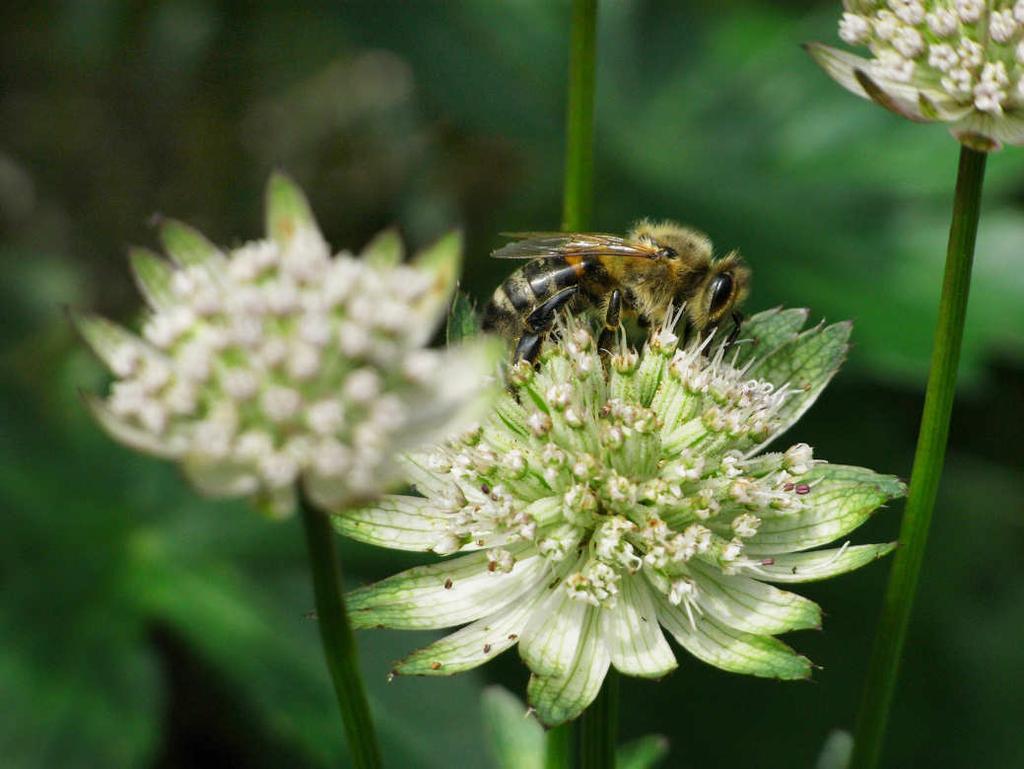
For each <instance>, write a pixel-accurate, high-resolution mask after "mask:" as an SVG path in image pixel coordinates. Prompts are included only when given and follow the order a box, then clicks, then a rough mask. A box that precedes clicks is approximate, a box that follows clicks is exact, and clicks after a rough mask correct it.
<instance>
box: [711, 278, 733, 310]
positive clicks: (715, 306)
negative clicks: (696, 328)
mask: <svg viewBox="0 0 1024 769" xmlns="http://www.w3.org/2000/svg"><path fill="white" fill-rule="evenodd" d="M732 287H733V281H732V275H730V274H729V273H728V272H724V273H722V274H721V275H717V276H716V277H715V279H714V280H712V281H711V304H710V306H709V307H708V309H709V310H710V311H711V314H712V315H717V314H718V313H720V312H721V311H722V310H723V309H725V307H726V305H728V304H729V300H730V299H731V298H732Z"/></svg>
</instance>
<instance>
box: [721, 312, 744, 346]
mask: <svg viewBox="0 0 1024 769" xmlns="http://www.w3.org/2000/svg"><path fill="white" fill-rule="evenodd" d="M743 320H744V318H743V313H742V312H733V314H732V323H733V326H732V331H730V332H729V336H728V337H726V339H725V349H726V350H728V349H729V348H730V347H732V346H733V345H734V344H736V340H737V339H738V338H739V335H740V330H741V329H742V328H743Z"/></svg>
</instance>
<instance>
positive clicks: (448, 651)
mask: <svg viewBox="0 0 1024 769" xmlns="http://www.w3.org/2000/svg"><path fill="white" fill-rule="evenodd" d="M535 605H536V599H535V597H534V596H530V595H527V596H523V598H522V599H520V600H519V601H517V602H515V603H514V604H512V605H511V606H506V607H504V608H503V609H501V610H500V611H496V612H495V613H494V614H489V615H488V616H486V617H484V618H482V619H478V620H477V621H476V622H474V623H472V624H471V625H467V626H466V627H464V628H462V629H461V630H458V631H456V632H454V633H452V634H451V635H447V636H445V637H444V638H442V639H441V640H439V641H435V642H434V643H432V644H430V646H427V647H424V648H423V649H420V650H418V651H415V652H413V653H412V654H410V655H409V656H408V657H406V658H405V659H404V660H402V661H401V662H399V663H398V664H397V665H396V666H395V672H396V673H399V674H401V675H418V676H450V675H452V674H454V673H461V672H463V671H464V670H469V669H471V668H475V667H477V666H478V665H482V664H483V663H485V662H488V661H490V660H492V659H494V658H495V657H497V656H498V655H499V654H501V653H502V652H503V651H505V650H506V649H509V648H511V647H512V646H514V645H515V643H516V642H517V641H518V640H519V636H520V635H521V634H522V632H523V626H524V625H525V624H526V621H527V618H528V617H529V616H530V613H531V612H532V611H533V610H534V608H535Z"/></svg>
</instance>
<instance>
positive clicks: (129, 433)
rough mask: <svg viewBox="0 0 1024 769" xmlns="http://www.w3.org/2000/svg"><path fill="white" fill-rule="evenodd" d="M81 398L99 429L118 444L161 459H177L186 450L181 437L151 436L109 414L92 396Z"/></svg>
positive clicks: (103, 404)
mask: <svg viewBox="0 0 1024 769" xmlns="http://www.w3.org/2000/svg"><path fill="white" fill-rule="evenodd" d="M83 398H84V399H85V405H86V406H87V407H88V408H89V411H91V412H92V415H93V416H94V417H95V418H96V421H97V422H99V423H100V427H102V428H103V429H104V430H106V432H107V434H108V435H109V436H110V437H111V438H113V439H114V440H115V441H117V442H118V443H123V444H124V445H125V446H128V447H129V448H133V449H135V450H136V451H141V452H143V453H144V454H152V455H153V456H155V457H160V458H162V459H178V458H179V457H181V456H182V455H183V454H184V453H185V451H186V450H187V449H188V445H189V442H188V440H186V439H184V438H182V437H181V436H167V437H160V436H156V435H153V434H152V433H150V432H148V431H146V430H144V429H142V428H141V427H137V426H135V425H133V424H131V423H129V422H126V421H125V420H123V419H121V418H120V417H118V416H116V415H115V414H113V413H111V411H110V409H108V408H107V406H106V404H105V403H104V402H103V401H102V400H100V399H99V398H97V397H95V396H94V395H84V396H83Z"/></svg>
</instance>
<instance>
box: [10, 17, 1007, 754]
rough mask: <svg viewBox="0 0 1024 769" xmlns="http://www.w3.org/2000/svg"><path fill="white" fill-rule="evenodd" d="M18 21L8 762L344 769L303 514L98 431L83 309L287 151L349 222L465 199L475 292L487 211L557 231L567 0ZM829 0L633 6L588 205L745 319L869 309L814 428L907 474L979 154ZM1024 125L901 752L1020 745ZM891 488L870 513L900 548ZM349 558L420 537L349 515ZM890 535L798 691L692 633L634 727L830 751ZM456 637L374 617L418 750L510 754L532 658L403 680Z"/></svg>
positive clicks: (257, 204)
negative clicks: (958, 202)
mask: <svg viewBox="0 0 1024 769" xmlns="http://www.w3.org/2000/svg"><path fill="white" fill-rule="evenodd" d="M18 5H20V6H21V7H20V9H19V8H14V7H8V9H7V11H6V12H5V21H4V24H3V25H2V26H0V62H2V66H0V126H2V133H0V227H2V235H0V308H2V309H0V317H2V318H3V323H2V327H0V355H2V361H0V391H2V399H0V400H2V412H0V413H2V421H0V504H2V509H3V518H2V519H0V520H2V530H0V713H2V714H3V717H2V718H0V763H2V765H3V766H4V767H7V768H8V769H18V768H20V767H26V768H28V767H47V768H48V767H62V768H63V769H73V768H75V767H160V768H161V769H172V768H174V769H178V768H182V769H184V768H185V767H189V768H192V767H224V766H232V767H281V766H288V767H300V766H308V767H328V766H337V765H339V764H343V763H344V761H345V756H344V748H343V746H342V742H341V735H340V730H339V728H338V724H337V719H336V709H335V705H334V703H333V701H332V697H331V693H330V690H329V687H328V683H327V678H326V676H325V674H324V668H323V662H322V657H321V654H320V650H319V648H318V646H317V642H316V637H315V627H314V625H313V622H312V621H310V620H309V619H308V618H307V617H306V616H305V615H306V614H307V612H308V610H309V609H310V608H311V607H312V597H311V595H310V591H309V586H308V580H307V573H306V566H305V562H304V557H303V550H302V546H301V535H300V532H299V528H298V525H297V523H296V522H295V521H291V522H287V523H284V524H278V523H272V522H268V521H265V520H263V519H261V518H259V517H258V516H256V515H254V514H252V513H251V512H250V511H249V510H248V509H246V508H245V506H244V505H240V504H220V503H210V502H207V501H203V500H200V499H198V498H197V497H196V496H195V495H194V494H193V493H192V492H190V491H189V490H187V489H186V488H184V487H183V484H182V483H181V482H180V481H179V479H178V477H177V476H176V474H175V472H174V470H173V469H172V468H170V467H168V466H166V465H164V464H161V463H159V462H156V461H152V460H148V459H143V458H140V457H137V456H135V455H133V454H131V453H130V452H128V451H127V450H124V449H122V448H120V447H118V446H116V445H114V444H113V443H112V442H110V441H109V440H108V439H106V438H105V437H104V436H103V435H102V434H101V433H100V432H99V430H98V429H97V428H96V427H94V426H93V425H92V424H90V422H89V420H88V419H87V418H86V416H85V415H84V413H83V410H82V408H81V407H80V403H79V400H78V396H77V391H78V389H79V388H85V389H99V388H101V387H102V386H103V382H104V377H103V373H102V371H101V370H100V367H99V366H98V364H97V363H96V362H95V361H94V360H93V359H92V358H91V357H90V355H89V354H87V353H86V352H85V351H84V350H83V349H82V346H81V345H80V344H79V343H78V342H77V341H76V339H75V338H74V336H73V334H72V333H71V331H70V329H69V327H68V324H67V323H66V321H65V319H64V316H63V312H62V305H73V306H78V307H86V308H92V309H96V310H99V311H102V312H104V313H106V314H108V315H110V316H112V317H115V318H118V319H121V320H124V321H126V322H130V321H131V320H132V318H133V313H134V312H135V311H136V309H137V307H138V301H137V298H136V294H135V291H134V289H133V287H132V285H131V279H130V276H129V272H128V269H127V262H126V259H125V257H124V254H125V247H126V246H127V245H128V244H144V245H153V244H154V242H155V236H154V232H153V230H152V226H151V219H152V216H153V214H154V213H157V212H160V213H166V214H171V215H174V216H177V217H180V218H182V219H185V220H187V221H189V222H191V223H193V224H195V225H197V226H199V227H200V228H201V229H203V230H204V231H205V232H206V233H207V234H208V235H209V236H211V237H212V238H213V239H214V240H216V241H218V242H220V243H223V244H226V245H231V244H233V243H236V242H238V241H239V240H241V239H245V238H250V237H253V236H255V235H257V234H258V233H259V232H260V228H261V221H262V210H261V209H262V204H261V195H262V189H263V184H264V181H265V179H266V177H267V175H268V173H269V171H270V170H271V169H274V168H283V169H286V170H287V171H289V172H290V173H291V174H292V175H294V176H295V177H296V178H297V180H298V181H299V182H300V183H301V184H302V185H303V186H304V187H305V189H306V190H307V192H308V194H309V196H310V198H311V200H312V201H313V204H314V207H315V209H316V210H317V212H318V216H319V219H320V221H321V224H322V226H323V229H324V230H325V232H326V233H327V235H328V237H329V239H330V241H331V242H332V243H333V244H334V245H335V246H336V247H358V246H360V245H362V244H363V243H364V242H365V241H366V240H367V239H368V238H369V237H370V235H371V234H372V233H374V232H375V231H376V230H378V229H380V228H381V227H383V226H385V225H388V224H390V223H397V224H398V225H400V227H401V228H402V230H403V232H404V233H405V234H406V235H407V237H408V238H409V240H410V241H411V242H413V243H414V244H420V245H422V244H424V243H425V242H427V241H428V240H429V239H430V238H432V237H433V236H436V235H437V234H439V233H441V232H442V231H444V230H445V229H447V228H449V227H451V226H453V225H458V226H461V227H463V228H464V229H465V232H466V234H467V238H468V254H467V265H466V272H465V287H466V288H467V289H468V290H469V291H470V292H471V293H472V294H474V295H475V296H476V297H478V298H479V299H481V300H482V299H485V298H486V296H487V294H489V292H490V290H491V288H493V285H494V284H496V283H497V282H498V281H499V280H500V278H501V277H502V275H503V270H504V269H505V268H506V267H507V265H505V264H499V263H496V262H493V261H491V260H489V258H488V256H487V254H488V251H489V250H490V249H491V248H493V247H495V246H496V245H497V244H498V243H499V242H500V239H499V237H498V235H497V233H498V232H500V231H503V230H518V229H547V228H552V229H553V228H556V227H557V225H558V222H559V216H560V196H561V173H562V157H563V151H564V141H563V105H564V90H565V79H566V60H567V53H566V42H567V32H568V6H567V4H566V3H565V2H547V1H542V0H534V1H532V2H527V1H525V0H522V1H519V2H511V1H510V2H497V0H492V1H488V0H479V1H477V2H468V1H466V2H443V3H442V2H415V3H404V2H403V3H400V2H393V3H387V2H343V1H342V0H336V1H335V2H330V3H328V2H307V3H291V2H282V1H281V0H265V1H264V2H259V3H256V2H244V1H243V0H223V1H222V2H216V1H215V0H188V1H185V2H141V1H139V0H136V1H135V2H129V1H128V0H102V1H96V0H88V1H87V0H65V2H35V3H22V4H18ZM839 5H840V4H839V3H838V2H822V1H821V0H817V1H812V0H802V1H800V0H789V1H788V2H778V1H770V0H762V1H761V2H720V0H689V1H688V2H672V1H670V0H665V1H664V2H654V1H653V0H648V1H643V0H616V1H615V2H612V1H611V0H605V1H604V2H602V4H601V12H602V17H601V21H600V35H599V57H600V62H599V67H598V95H597V98H598V108H597V113H598V117H597V141H596V146H597V160H596V162H597V172H596V173H597V193H596V211H595V220H594V225H595V228H596V229H600V230H607V231H621V230H623V229H625V228H626V227H627V226H628V224H629V223H630V222H631V221H632V220H633V219H635V218H638V217H641V216H654V217H673V218H678V219H681V220H683V221H685V222H689V223H693V224H695V225H697V226H699V227H701V228H702V229H705V230H706V231H708V232H709V233H710V234H711V236H712V237H713V238H714V240H715V241H716V243H717V244H718V246H719V248H720V249H723V250H724V249H729V248H733V247H737V248H740V249H741V250H742V251H743V253H744V254H745V255H746V257H747V259H748V260H749V261H750V263H751V264H752V266H753V268H754V273H755V284H754V293H753V295H752V297H751V300H750V302H749V304H748V309H750V310H758V309H763V308H767V307H771V306H773V305H777V304H785V305H787V306H809V307H811V308H812V310H813V314H814V316H815V317H823V318H826V319H828V320H839V319H842V318H852V319H853V320H854V321H855V323H856V326H855V331H854V341H855V347H854V349H853V350H852V353H851V356H850V362H849V364H848V365H847V366H846V368H845V369H844V370H843V371H842V372H841V373H840V375H839V377H838V379H837V381H836V382H835V384H834V385H833V386H832V387H831V388H830V389H829V391H827V392H826V394H825V395H824V396H823V397H822V399H821V400H820V401H819V403H818V405H817V406H816V407H815V408H814V409H813V410H812V411H811V412H810V414H809V415H808V417H807V418H805V420H804V422H803V423H802V425H800V426H799V427H798V428H797V429H796V430H795V432H794V437H795V438H796V437H798V438H799V439H801V440H806V441H808V442H810V443H811V444H812V445H814V446H815V447H816V452H817V454H818V455H819V456H821V457H825V458H829V459H831V460H833V461H836V462H847V463H854V464H863V465H867V466H870V467H873V468H875V469H878V470H882V471H887V472H894V473H897V474H901V475H904V476H905V475H906V474H907V473H908V472H909V468H910V463H911V455H912V450H913V440H914V436H915V430H916V424H917V418H918V413H919V410H920V406H921V392H922V388H923V380H924V374H925V370H926V365H927V357H928V353H929V347H930V336H931V328H932V325H933V322H934V318H935V313H936V302H937V297H938V290H939V283H940V278H941V267H942V259H943V253H944V242H945V232H946V224H947V221H948V210H949V206H950V200H951V187H952V182H953V179H954V174H955V166H956V157H957V146H956V144H955V143H954V142H953V141H952V140H951V139H950V138H949V137H948V135H947V134H946V133H945V131H944V130H943V129H942V128H941V127H924V126H917V125H912V124H910V123H906V122H902V121H900V120H898V119H897V118H895V117H893V116H891V115H889V114H887V113H885V112H884V111H882V110H880V109H877V108H875V107H873V106H871V105H868V104H867V103H865V102H861V101H859V100H857V99H855V98H853V97H852V96H849V95H848V94H846V93H845V92H843V91H842V90H841V89H840V88H838V87H837V86H835V85H833V84H832V83H831V82H830V81H829V80H828V79H827V78H826V77H825V76H824V75H823V74H821V73H820V72H819V71H817V70H816V68H815V67H814V65H813V64H812V63H811V62H810V60H809V59H808V58H807V57H806V56H805V55H804V54H803V52H802V51H801V50H800V48H799V43H801V42H803V41H806V40H810V39H823V40H827V41H833V40H834V39H835V32H834V29H835V27H834V25H835V21H836V19H837V18H838V15H839V13H840V8H839ZM1022 268H1024V153H1022V152H1021V151H1019V150H1012V149H1011V150H1006V151H1004V152H1002V153H1000V154H998V155H996V156H994V157H993V158H992V159H991V161H990V164H989V177H988V185H987V188H986V195H985V204H984V212H983V216H982V223H981V233H980V236H979V243H978V257H977V267H976V279H975V283H974V288H973V294H972V301H971V307H970V312H969V316H968V327H967V333H966V336H967V339H966V345H965V350H964V360H963V387H962V391H961V397H960V399H959V401H958V404H957V409H956V412H955V414H954V425H953V431H952V445H951V447H950V453H949V461H948V467H947V472H946V476H945V481H944V484H943V487H942V497H941V503H940V507H939V509H938V511H937V515H936V523H935V527H934V530H933V535H932V539H931V543H930V550H929V557H928V560H927V564H926V567H925V573H924V578H923V589H922V593H921V595H920V599H919V602H918V605H917V611H916V614H915V618H914V621H913V625H912V627H911V632H910V641H909V646H908V656H907V659H906V662H905V665H904V678H903V682H902V684H901V687H900V690H899V693H898V698H897V702H896V706H895V710H894V719H893V723H892V731H891V738H890V741H889V747H888V752H887V758H886V765H887V766H892V767H897V766H899V767H907V766H929V767H965V766H972V767H990V766H991V767H995V766H1000V767H1010V766H1024V740H1021V736H1020V724H1021V721H1022V717H1024V686H1021V675H1022V673H1024V655H1022V652H1021V649H1022V643H1021V638H1022V635H1024V558H1022V553H1024V509H1022V508H1024V503H1022V500H1024V473H1022V467H1024V448H1022V446H1024V442H1022V440H1021V437H1020V433H1021V429H1020V426H1021V424H1022V423H1024V269H1022ZM901 509H902V505H901V504H899V505H894V506H893V508H891V509H889V510H886V511H882V512H881V513H880V514H878V515H877V516H876V518H875V519H874V520H873V521H872V522H871V523H870V524H869V525H868V526H867V527H865V528H864V529H863V530H862V531H860V532H858V535H857V539H858V540H859V541H865V542H866V541H879V540H881V539H884V538H893V537H894V536H895V533H896V531H897V527H898V519H899V514H900V510H901ZM343 555H344V557H345V559H346V562H347V567H348V570H349V574H350V576H349V580H350V583H353V584H354V583H356V582H357V581H362V580H366V579H371V578H376V577H380V576H383V575H385V574H387V573H391V572H393V571H395V570H396V569H398V568H399V567H402V566H405V565H408V564H410V563H412V560H411V559H409V558H407V557H404V556H397V555H394V554H391V553H388V552H385V551H379V550H375V549H373V548H370V547H362V546H356V545H352V544H351V543H345V544H344V545H343ZM887 569H888V564H886V563H882V564H878V565H876V566H873V567H869V568H868V569H866V570H864V571H863V572H860V573H856V574H853V575H850V576H848V577H845V578H843V579H840V580H836V581H833V582H831V583H829V584H827V585H823V586H811V587H809V588H808V590H807V591H806V592H807V593H808V594H810V595H811V596H812V597H813V598H815V599H817V600H819V601H821V602H822V603H823V605H824V607H825V609H826V611H827V613H828V616H827V619H826V623H825V630H824V632H821V633H813V632H812V633H805V634H802V635H794V636H791V637H789V638H788V640H789V641H790V642H791V643H793V644H795V645H796V646H797V647H798V648H799V649H800V650H801V651H803V652H805V653H807V654H808V655H809V656H811V658H812V659H814V660H815V661H816V662H817V663H819V664H820V665H821V666H822V669H821V670H820V671H818V673H817V675H816V676H815V682H814V683H809V684H792V683H790V684H783V683H775V682H766V681H761V680H753V679H744V678H741V677H737V676H730V675H728V674H725V673H721V672H718V671H715V670H712V669H709V668H707V667H705V666H703V665H701V664H700V663H698V662H696V661H694V660H692V659H689V658H686V657H685V656H682V657H681V660H682V664H681V667H680V670H679V671H677V672H676V673H675V674H673V675H672V676H671V677H670V678H669V679H667V680H666V681H664V682H661V683H650V682H641V681H635V680H625V681H624V683H623V687H622V689H623V693H622V697H623V703H624V704H623V708H622V729H623V736H624V738H630V737H636V736H639V735H641V734H647V733H651V732H657V733H661V734H664V735H667V736H668V737H669V738H670V740H671V743H672V753H671V755H670V757H669V759H668V760H667V761H666V765H667V766H672V767H692V768H694V769H696V768H697V767H715V766H738V767H755V768H761V767H765V768H766V769H773V768H778V769H791V768H793V767H811V766H813V764H814V760H815V756H816V754H817V752H818V750H819V748H820V746H821V744H822V742H823V741H824V739H825V736H826V735H827V733H828V732H829V731H830V730H831V729H832V728H835V727H849V726H851V725H852V720H853V716H854V713H855V710H856V705H857V700H858V698H859V694H860V684H861V679H862V676H863V674H864V671H865V668H866V662H867V655H868V651H869V645H870V641H871V635H872V631H873V628H874V624H875V619H876V617H877V612H878V609H879V606H880V601H881V592H882V588H883V585H884V579H885V575H886V572H887ZM430 635H431V634H426V633H421V634H411V633H409V634H400V633H385V632H375V633H368V634H364V635H362V636H361V644H362V648H363V655H364V656H363V662H364V665H365V669H366V674H367V676H368V681H369V686H370V690H371V695H372V697H373V704H374V706H375V708H376V710H377V713H378V714H379V716H380V723H381V729H382V732H383V740H384V743H385V745H384V748H385V752H386V758H387V759H388V760H389V764H390V765H391V766H395V767H427V768H430V769H433V768H435V767H436V768H441V767H488V766H493V760H492V758H491V756H490V754H489V752H488V747H487V744H486V741H485V739H484V737H483V734H482V728H481V717H480V714H479V705H478V703H479V696H480V691H481V688H482V687H483V686H484V685H485V684H486V683H488V682H494V681H497V682H501V683H504V684H505V685H507V686H509V687H510V688H511V689H512V690H513V691H515V692H517V693H518V694H522V692H523V685H524V682H525V678H526V676H525V672H524V669H523V667H522V665H521V664H520V663H519V661H518V659H517V657H516V656H515V654H514V653H510V654H506V655H505V656H504V657H502V658H501V659H500V660H499V661H498V662H497V663H495V664H492V665H491V666H489V667H486V668H484V669H482V670H479V671H476V672H474V673H472V674H467V675H464V676H462V677H459V678H455V679H449V680H404V679H399V680H396V681H394V682H393V683H391V684H387V683H386V680H385V674H386V672H387V670H388V665H389V661H390V660H393V659H395V658H397V657H399V656H401V655H402V654H403V653H404V652H405V651H406V650H409V649H411V648H413V647H414V646H416V645H417V644H419V643H421V642H424V641H426V640H428V639H429V637H430Z"/></svg>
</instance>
